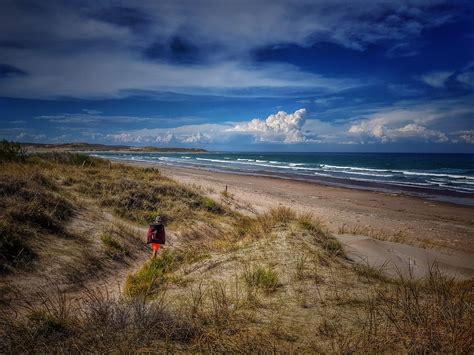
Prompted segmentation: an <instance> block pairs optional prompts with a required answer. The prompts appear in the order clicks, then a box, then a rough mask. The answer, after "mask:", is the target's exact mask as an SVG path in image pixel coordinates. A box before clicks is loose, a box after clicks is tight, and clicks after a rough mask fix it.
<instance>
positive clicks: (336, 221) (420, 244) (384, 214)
mask: <svg viewBox="0 0 474 355" xmlns="http://www.w3.org/2000/svg"><path fill="white" fill-rule="evenodd" d="M159 169H160V171H161V172H162V173H163V174H164V175H166V176H169V177H171V178H173V179H175V180H177V181H179V182H182V183H185V184H189V185H194V186H196V187H199V188H201V189H203V190H205V191H207V192H208V193H209V194H210V195H211V196H213V197H215V198H222V191H224V190H225V188H226V186H227V191H228V193H229V194H230V195H231V196H232V198H231V201H234V202H235V203H236V205H241V206H247V208H248V209H249V210H251V211H255V212H262V211H265V210H267V209H269V208H272V207H278V206H286V207H290V208H292V209H295V210H297V211H299V212H309V213H312V214H313V215H314V216H315V217H318V218H320V219H321V220H322V222H323V223H324V224H325V225H326V226H327V228H328V229H329V230H330V231H331V232H332V233H334V234H335V235H336V236H337V235H339V238H340V240H342V241H343V242H344V244H345V245H346V249H347V251H348V253H349V256H351V257H352V259H354V261H357V260H360V261H362V260H364V261H365V262H367V261H369V262H370V263H371V266H381V265H383V263H384V261H385V259H390V260H387V261H389V262H390V263H392V266H395V267H396V268H400V269H402V270H405V269H406V268H405V264H413V263H416V262H418V264H420V263H421V262H422V260H425V259H426V260H427V262H426V263H425V264H426V265H427V263H428V262H432V261H433V260H437V259H439V256H440V255H444V256H446V258H444V259H443V263H442V265H441V264H440V265H441V268H442V269H443V271H446V272H447V273H449V274H461V275H463V276H464V277H470V276H471V277H472V276H474V264H473V263H472V262H470V259H471V260H474V243H473V241H474V221H473V219H474V218H473V217H474V207H470V206H461V205H455V204H450V203H444V202H432V201H428V200H424V199H422V198H418V197H412V196H405V195H395V194H388V193H381V192H370V191H362V190H355V189H349V188H339V187H332V186H325V185H322V184H316V183H309V182H303V181H294V180H286V179H280V178H272V177H262V176H248V175H240V174H230V173H220V172H213V171H206V170H201V169H192V168H179V167H169V166H166V167H165V166H159ZM352 234H353V235H352ZM361 235H362V237H361ZM351 238H353V239H351ZM374 240H375V242H374ZM394 242H395V243H394ZM397 246H399V248H398V247H397ZM408 246H409V247H408ZM423 248H425V249H426V248H427V249H433V253H434V254H429V257H427V256H426V255H427V254H426V253H425V251H424V249H423ZM440 251H441V253H442V254H436V253H439V252H440ZM394 255H397V257H395V258H394V257H393V256H394ZM471 256H472V258H470V257H471ZM415 259H416V260H415ZM395 260H398V261H397V262H398V264H397V262H395ZM426 265H423V267H422V268H419V273H420V275H422V274H426V272H428V268H427V267H425V266H426ZM420 270H421V271H420ZM417 272H418V271H417ZM404 273H405V272H404Z"/></svg>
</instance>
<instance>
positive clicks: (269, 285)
mask: <svg viewBox="0 0 474 355" xmlns="http://www.w3.org/2000/svg"><path fill="white" fill-rule="evenodd" d="M243 278H244V281H245V283H246V284H247V286H250V287H256V288H260V289H262V290H264V291H265V292H271V291H275V290H276V289H277V288H278V287H279V286H280V282H279V277H278V273H277V272H276V271H275V270H273V269H271V268H268V267H265V266H255V267H251V268H248V269H246V270H245V271H244V274H243Z"/></svg>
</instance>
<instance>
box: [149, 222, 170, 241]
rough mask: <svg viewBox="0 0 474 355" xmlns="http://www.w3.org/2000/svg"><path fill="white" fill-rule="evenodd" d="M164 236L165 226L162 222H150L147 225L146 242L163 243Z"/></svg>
mask: <svg viewBox="0 0 474 355" xmlns="http://www.w3.org/2000/svg"><path fill="white" fill-rule="evenodd" d="M165 241H166V236H165V226H164V225H162V224H150V226H149V227H148V233H147V236H146V242H147V244H150V243H157V244H165Z"/></svg>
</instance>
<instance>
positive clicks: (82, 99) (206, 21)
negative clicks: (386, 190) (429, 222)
mask: <svg viewBox="0 0 474 355" xmlns="http://www.w3.org/2000/svg"><path fill="white" fill-rule="evenodd" d="M472 18H474V5H473V3H472V2H471V1H437V0H431V1H426V0H414V1H393V0H392V1H387V0H373V1H362V0H353V1H338V0H319V1H269V0H262V1H258V0H254V1H226V0H224V1H128V2H127V1H100V2H98V1H76V0H72V1H55V0H50V1H44V2H38V1H24V0H12V1H8V0H4V1H1V3H0V117H1V121H0V138H5V139H9V140H17V141H23V142H43V143H61V142H77V141H80V142H90V143H106V144H126V145H155V146H189V147H203V148H207V149H212V150H261V151H274V150H275V151H349V152H350V151H354V152H360V151H372V152H374V151H375V152H377V151H381V152H401V151H403V152H407V151H413V152H420V151H423V152H470V153H473V152H474V21H473V20H472Z"/></svg>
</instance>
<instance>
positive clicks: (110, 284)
mask: <svg viewBox="0 0 474 355" xmlns="http://www.w3.org/2000/svg"><path fill="white" fill-rule="evenodd" d="M80 206H81V207H80V208H79V209H78V210H76V212H75V213H74V215H73V216H72V218H71V219H70V220H69V221H68V222H67V223H66V225H65V230H67V231H69V232H70V234H71V236H70V237H67V238H64V239H60V238H58V237H54V238H53V237H51V238H50V239H49V240H43V241H42V242H43V243H44V244H45V245H43V246H42V247H41V250H40V253H39V256H38V260H35V261H34V262H33V263H32V264H31V265H30V266H29V267H28V268H27V269H23V270H17V271H15V272H14V273H13V274H11V275H7V276H5V277H2V278H1V279H0V291H1V294H2V295H1V297H0V308H4V309H6V310H7V311H8V309H12V308H20V309H21V307H17V306H18V305H21V304H23V303H24V301H25V300H29V301H28V302H29V303H31V304H35V303H41V302H42V299H41V298H42V297H39V298H38V299H37V301H34V300H35V297H32V295H35V294H38V293H40V294H42V295H53V294H54V293H57V292H58V291H59V292H62V293H65V294H66V295H67V297H68V298H70V299H75V298H80V297H81V296H82V295H83V294H84V292H85V291H86V290H94V289H98V290H101V291H106V292H107V293H108V294H109V295H111V296H113V297H118V296H120V293H121V290H122V288H123V285H124V282H125V280H126V278H127V276H128V275H129V274H131V273H133V272H135V271H137V270H138V269H139V268H140V267H141V266H142V265H143V263H145V262H146V261H147V260H148V258H149V257H150V251H149V248H148V247H147V246H146V244H145V242H146V232H147V228H146V227H138V226H136V225H133V224H131V223H130V222H127V221H125V220H123V219H120V218H118V217H116V216H114V215H113V214H112V213H111V212H110V211H107V210H105V209H102V208H100V207H98V206H97V205H96V204H95V203H94V201H92V200H85V199H81V201H80ZM110 226H117V227H116V228H126V229H129V230H130V231H131V233H133V234H134V235H135V236H136V238H134V240H133V241H132V242H131V243H133V244H134V245H131V248H130V249H131V250H130V253H129V255H128V256H127V257H124V258H123V259H122V260H113V259H111V258H108V257H107V256H106V255H105V254H104V250H103V245H102V241H101V238H100V235H101V233H102V232H103V230H104V229H105V228H110ZM114 228H115V227H114ZM175 239H176V236H175V233H174V232H173V231H169V230H167V241H168V243H167V247H169V246H172V245H173V244H174V241H175ZM32 270H33V272H32Z"/></svg>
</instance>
